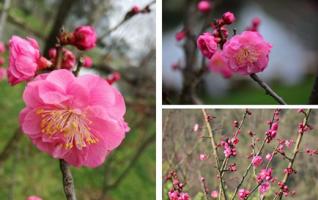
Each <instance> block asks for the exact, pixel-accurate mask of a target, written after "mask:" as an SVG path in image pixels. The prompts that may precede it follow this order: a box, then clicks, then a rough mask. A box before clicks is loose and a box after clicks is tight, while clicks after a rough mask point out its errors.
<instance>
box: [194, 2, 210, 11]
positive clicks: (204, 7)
mask: <svg viewBox="0 0 318 200" xmlns="http://www.w3.org/2000/svg"><path fill="white" fill-rule="evenodd" d="M197 7H198V10H199V11H200V12H202V13H207V12H209V11H210V10H211V3H210V2H209V1H207V0H201V1H199V3H198V5H197Z"/></svg>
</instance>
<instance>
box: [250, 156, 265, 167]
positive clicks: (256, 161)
mask: <svg viewBox="0 0 318 200" xmlns="http://www.w3.org/2000/svg"><path fill="white" fill-rule="evenodd" d="M262 162H263V158H262V157H261V156H254V157H253V159H252V164H253V166H254V167H258V166H260V165H261V164H262Z"/></svg>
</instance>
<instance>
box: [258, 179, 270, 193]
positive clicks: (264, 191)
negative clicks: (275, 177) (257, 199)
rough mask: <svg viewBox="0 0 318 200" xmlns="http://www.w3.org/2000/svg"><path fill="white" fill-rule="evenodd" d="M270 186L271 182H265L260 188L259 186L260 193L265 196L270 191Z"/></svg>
mask: <svg viewBox="0 0 318 200" xmlns="http://www.w3.org/2000/svg"><path fill="white" fill-rule="evenodd" d="M270 186H271V185H270V184H269V182H267V181H266V182H264V183H262V184H261V185H260V186H259V189H258V190H259V193H260V194H264V193H266V192H267V191H268V190H269V188H270Z"/></svg>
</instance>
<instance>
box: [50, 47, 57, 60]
mask: <svg viewBox="0 0 318 200" xmlns="http://www.w3.org/2000/svg"><path fill="white" fill-rule="evenodd" d="M49 57H50V58H51V59H54V58H56V49H55V48H51V49H50V50H49Z"/></svg>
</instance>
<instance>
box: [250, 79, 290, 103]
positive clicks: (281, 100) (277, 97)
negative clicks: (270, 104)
mask: <svg viewBox="0 0 318 200" xmlns="http://www.w3.org/2000/svg"><path fill="white" fill-rule="evenodd" d="M250 77H251V78H252V79H253V80H254V81H255V82H256V83H257V84H259V85H260V86H261V87H262V88H263V89H264V90H265V92H266V94H267V95H269V96H271V97H273V98H274V99H275V101H277V102H278V103H279V104H283V105H286V104H287V103H286V102H285V101H284V99H283V98H282V97H280V96H279V95H278V94H276V93H275V92H274V90H273V89H272V88H271V87H269V86H268V85H267V84H266V83H265V82H264V81H263V80H262V79H260V78H259V77H258V76H257V75H256V74H251V75H250Z"/></svg>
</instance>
